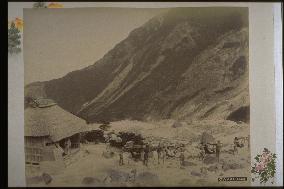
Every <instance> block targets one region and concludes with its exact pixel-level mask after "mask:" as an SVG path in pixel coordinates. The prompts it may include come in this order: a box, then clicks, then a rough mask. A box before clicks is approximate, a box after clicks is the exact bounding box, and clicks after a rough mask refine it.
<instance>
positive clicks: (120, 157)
mask: <svg viewBox="0 0 284 189" xmlns="http://www.w3.org/2000/svg"><path fill="white" fill-rule="evenodd" d="M119 165H120V166H121V165H124V163H123V151H122V150H121V151H120V152H119Z"/></svg>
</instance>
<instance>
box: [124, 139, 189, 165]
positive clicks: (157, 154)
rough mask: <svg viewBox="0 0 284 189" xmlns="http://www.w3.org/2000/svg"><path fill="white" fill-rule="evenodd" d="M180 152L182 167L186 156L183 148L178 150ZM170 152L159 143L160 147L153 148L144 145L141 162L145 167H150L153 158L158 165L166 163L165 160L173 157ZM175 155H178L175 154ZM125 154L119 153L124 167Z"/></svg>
mask: <svg viewBox="0 0 284 189" xmlns="http://www.w3.org/2000/svg"><path fill="white" fill-rule="evenodd" d="M178 150H179V152H180V153H179V156H178V157H179V160H180V165H181V166H182V165H184V161H185V156H184V149H183V148H178ZM170 152H171V150H170V149H169V147H166V146H164V145H162V144H161V143H159V145H158V146H156V147H153V146H150V145H149V144H146V145H144V146H143V147H142V148H141V150H140V158H139V159H140V160H142V162H143V165H145V166H148V165H149V159H150V158H151V159H152V160H154V161H157V163H158V164H161V163H163V164H164V163H165V160H166V158H167V157H171V156H170ZM173 153H176V151H175V152H173ZM123 154H124V152H123V150H121V151H120V153H119V165H120V166H122V165H124V155H123ZM172 157H176V156H172Z"/></svg>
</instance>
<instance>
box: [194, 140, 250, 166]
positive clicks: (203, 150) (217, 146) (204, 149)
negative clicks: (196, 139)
mask: <svg viewBox="0 0 284 189" xmlns="http://www.w3.org/2000/svg"><path fill="white" fill-rule="evenodd" d="M246 141H247V145H248V148H249V147H250V144H249V136H248V137H235V138H234V142H233V146H234V147H233V148H234V149H233V153H234V154H236V153H238V148H243V147H244V146H245V144H244V143H245V142H246ZM210 145H211V146H213V150H212V149H210ZM221 148H222V143H221V142H220V141H219V140H218V141H217V143H205V144H200V154H199V159H201V160H203V159H204V158H205V155H206V154H216V158H217V160H218V162H219V161H220V153H221Z"/></svg>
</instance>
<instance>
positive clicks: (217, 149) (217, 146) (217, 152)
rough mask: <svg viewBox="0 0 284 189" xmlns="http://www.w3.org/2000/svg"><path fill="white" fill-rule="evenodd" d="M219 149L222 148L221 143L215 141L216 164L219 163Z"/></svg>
mask: <svg viewBox="0 0 284 189" xmlns="http://www.w3.org/2000/svg"><path fill="white" fill-rule="evenodd" d="M221 147H222V143H221V142H220V140H218V141H217V144H216V157H217V159H218V163H219V161H220V152H221Z"/></svg>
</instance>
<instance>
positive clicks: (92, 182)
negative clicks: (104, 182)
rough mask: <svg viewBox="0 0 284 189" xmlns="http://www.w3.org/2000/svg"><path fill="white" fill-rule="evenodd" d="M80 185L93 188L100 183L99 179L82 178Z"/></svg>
mask: <svg viewBox="0 0 284 189" xmlns="http://www.w3.org/2000/svg"><path fill="white" fill-rule="evenodd" d="M82 184H84V185H92V186H95V185H100V184H101V181H100V179H98V178H94V177H84V178H83V180H82Z"/></svg>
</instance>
